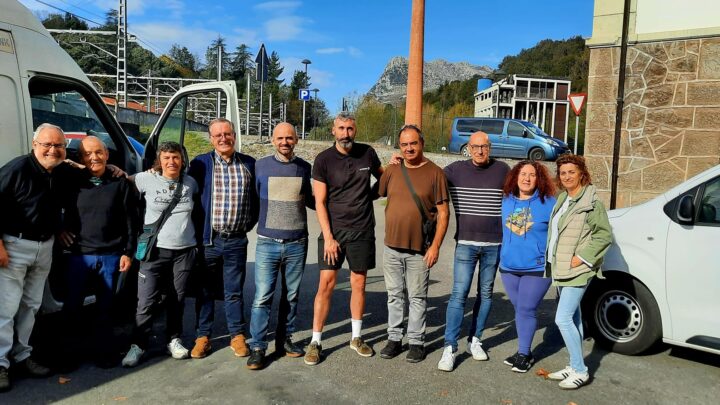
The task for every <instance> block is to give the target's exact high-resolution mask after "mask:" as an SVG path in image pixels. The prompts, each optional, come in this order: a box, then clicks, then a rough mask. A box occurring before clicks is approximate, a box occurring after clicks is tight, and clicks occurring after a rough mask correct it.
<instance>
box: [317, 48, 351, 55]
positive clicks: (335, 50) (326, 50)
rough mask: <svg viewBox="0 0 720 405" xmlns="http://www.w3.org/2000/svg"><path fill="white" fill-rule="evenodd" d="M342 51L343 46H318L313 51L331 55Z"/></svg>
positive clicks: (343, 50) (343, 49)
mask: <svg viewBox="0 0 720 405" xmlns="http://www.w3.org/2000/svg"><path fill="white" fill-rule="evenodd" d="M342 52H345V48H320V49H317V50H316V51H315V53H319V54H321V55H331V54H334V53H342Z"/></svg>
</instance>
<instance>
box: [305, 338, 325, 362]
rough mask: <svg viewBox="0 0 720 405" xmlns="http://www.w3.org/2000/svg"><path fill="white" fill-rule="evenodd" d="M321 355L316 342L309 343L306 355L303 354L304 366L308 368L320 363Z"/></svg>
mask: <svg viewBox="0 0 720 405" xmlns="http://www.w3.org/2000/svg"><path fill="white" fill-rule="evenodd" d="M321 355H322V346H321V345H320V344H319V343H318V342H312V343H310V346H308V349H307V353H305V364H307V365H308V366H314V365H316V364H318V363H320V356H321Z"/></svg>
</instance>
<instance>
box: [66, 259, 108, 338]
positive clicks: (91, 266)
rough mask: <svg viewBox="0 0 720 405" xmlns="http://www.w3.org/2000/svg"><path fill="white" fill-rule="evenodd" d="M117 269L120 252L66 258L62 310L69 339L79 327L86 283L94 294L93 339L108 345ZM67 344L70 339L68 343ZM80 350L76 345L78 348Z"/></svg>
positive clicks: (81, 320) (86, 287)
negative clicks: (65, 288) (66, 267)
mask: <svg viewBox="0 0 720 405" xmlns="http://www.w3.org/2000/svg"><path fill="white" fill-rule="evenodd" d="M119 269H120V255H117V254H115V255H110V254H107V255H80V254H77V255H71V256H70V258H69V259H68V269H67V278H66V285H67V288H68V291H67V296H66V297H65V302H64V303H63V313H64V315H65V319H66V322H67V324H66V326H67V329H66V330H67V334H68V336H67V338H68V339H69V341H70V342H72V341H73V338H74V336H71V334H77V333H78V330H79V329H80V328H81V323H82V322H84V321H87V320H83V319H81V314H80V312H81V310H82V307H83V303H84V301H85V296H86V293H87V292H88V286H90V287H92V288H91V291H92V292H93V293H94V294H95V299H96V303H95V311H96V312H95V314H96V315H95V318H94V323H95V332H96V336H95V339H94V342H95V343H96V345H97V346H98V348H100V347H107V345H108V344H109V343H110V342H109V341H110V340H111V339H112V321H111V315H112V314H111V311H112V300H113V295H114V292H115V290H114V286H115V280H116V277H117V275H118V274H119ZM68 343H69V342H68ZM78 349H79V348H78Z"/></svg>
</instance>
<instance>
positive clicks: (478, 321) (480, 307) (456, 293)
mask: <svg viewBox="0 0 720 405" xmlns="http://www.w3.org/2000/svg"><path fill="white" fill-rule="evenodd" d="M499 260H500V245H495V246H472V245H464V244H458V245H457V246H456V247H455V262H454V263H453V289H452V293H451V295H450V301H448V306H447V313H446V314H445V322H446V325H445V346H452V348H453V351H454V350H457V348H458V343H457V341H458V338H459V337H460V328H461V326H462V321H463V317H464V316H465V301H467V297H468V294H469V293H470V285H471V284H472V279H473V274H474V273H475V266H476V265H477V264H479V274H478V281H477V283H478V284H477V297H476V298H475V305H473V316H472V323H471V324H470V330H469V332H468V340H470V339H471V338H472V337H473V336H475V337H477V338H478V339H479V338H480V337H481V336H482V333H483V330H484V329H485V322H486V321H487V318H488V315H489V314H490V307H491V306H492V292H493V286H494V285H495V272H496V271H497V267H498V262H499Z"/></svg>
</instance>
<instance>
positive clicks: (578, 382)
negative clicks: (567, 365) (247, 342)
mask: <svg viewBox="0 0 720 405" xmlns="http://www.w3.org/2000/svg"><path fill="white" fill-rule="evenodd" d="M588 380H590V374H588V373H578V372H577V371H575V370H572V371H571V372H570V375H568V376H567V377H566V378H565V379H564V380H562V381H560V384H558V385H559V386H560V388H562V389H564V390H576V389H578V388H580V387H582V386H583V385H585V384H587V382H588Z"/></svg>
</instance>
